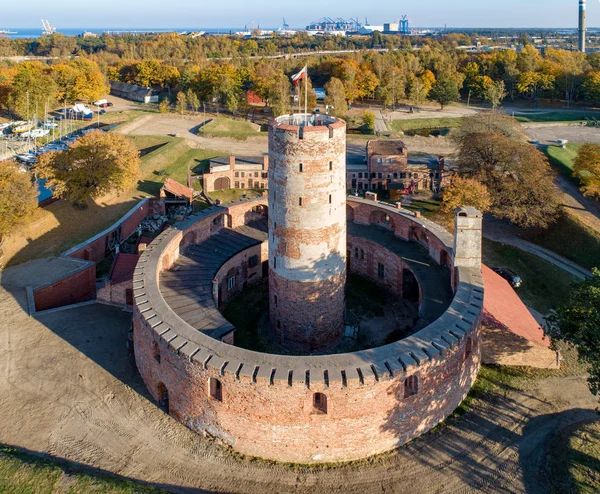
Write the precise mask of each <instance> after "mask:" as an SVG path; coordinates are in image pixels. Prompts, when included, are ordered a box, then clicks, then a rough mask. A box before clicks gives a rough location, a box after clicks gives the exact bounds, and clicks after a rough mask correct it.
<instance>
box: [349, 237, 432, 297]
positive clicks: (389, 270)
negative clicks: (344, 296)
mask: <svg viewBox="0 0 600 494" xmlns="http://www.w3.org/2000/svg"><path fill="white" fill-rule="evenodd" d="M355 249H358V257H356V255H355V253H356V250H355ZM348 252H349V253H350V254H349V255H350V262H349V265H350V272H352V273H357V274H360V275H361V276H364V277H366V278H369V279H370V280H372V281H374V282H375V283H379V284H381V285H385V286H386V287H387V288H388V289H390V290H391V291H393V292H395V293H397V294H398V295H399V296H400V297H402V281H403V276H402V274H403V270H404V269H408V270H409V271H411V269H410V267H409V266H408V265H407V264H406V263H404V262H403V261H402V258H400V257H398V256H397V255H396V254H394V253H393V252H391V251H389V250H387V249H384V248H383V247H382V246H381V245H379V244H377V243H375V242H371V241H369V240H366V239H364V238H361V237H355V236H348ZM362 252H364V258H363V256H362ZM379 263H381V264H383V266H384V270H383V274H384V276H383V279H381V278H380V277H379V273H378V264H379ZM420 303H421V289H420V287H419V305H420Z"/></svg>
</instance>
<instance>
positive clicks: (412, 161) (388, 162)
mask: <svg viewBox="0 0 600 494" xmlns="http://www.w3.org/2000/svg"><path fill="white" fill-rule="evenodd" d="M446 171H447V170H446V169H445V161H444V158H436V157H434V156H413V157H409V156H408V149H407V148H406V145H405V144H404V142H403V141H400V140H388V139H381V140H371V141H369V142H368V143H367V147H366V162H365V161H362V162H361V161H359V160H358V159H355V160H352V159H350V160H349V161H348V164H347V167H346V172H347V174H346V182H347V183H346V186H347V188H348V189H354V190H357V191H361V190H388V189H389V190H390V194H392V191H394V193H393V195H397V194H402V193H406V192H407V191H410V192H414V191H418V190H426V189H430V190H433V191H435V192H437V191H438V190H439V188H440V187H441V186H443V185H444V184H445V183H446V181H447V177H446V175H445V172H446Z"/></svg>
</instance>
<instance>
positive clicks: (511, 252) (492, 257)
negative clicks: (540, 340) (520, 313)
mask: <svg viewBox="0 0 600 494" xmlns="http://www.w3.org/2000/svg"><path fill="white" fill-rule="evenodd" d="M483 262H484V263H485V264H486V265H487V266H489V267H507V268H509V269H511V270H512V271H514V272H515V273H516V274H517V275H519V276H520V277H521V279H522V280H523V284H522V285H521V286H520V287H519V288H517V289H516V292H517V293H518V294H519V297H521V299H522V300H523V301H524V302H525V303H526V304H527V305H529V306H530V307H533V308H534V309H536V310H537V311H539V312H541V313H542V314H547V313H548V311H549V310H550V309H552V308H555V307H556V306H557V305H559V304H560V303H562V302H565V301H566V298H567V296H568V294H569V290H570V285H571V283H572V282H574V281H576V278H575V277H574V276H572V275H570V274H569V273H567V272H566V271H564V270H563V269H560V268H558V267H556V266H554V264H552V263H550V262H548V261H546V260H544V259H541V258H540V257H537V256H534V255H533V254H529V253H527V252H524V251H522V250H519V249H516V248H515V247H511V246H508V245H503V244H500V243H497V242H492V241H491V240H488V239H483Z"/></svg>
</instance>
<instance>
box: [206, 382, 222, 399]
mask: <svg viewBox="0 0 600 494" xmlns="http://www.w3.org/2000/svg"><path fill="white" fill-rule="evenodd" d="M208 388H209V392H210V397H211V398H213V399H214V400H217V401H223V385H222V384H221V381H219V380H218V379H215V378H214V377H211V378H209V379H208Z"/></svg>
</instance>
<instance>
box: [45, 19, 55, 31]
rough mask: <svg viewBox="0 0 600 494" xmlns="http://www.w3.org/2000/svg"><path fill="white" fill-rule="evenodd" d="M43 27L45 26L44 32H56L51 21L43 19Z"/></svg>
mask: <svg viewBox="0 0 600 494" xmlns="http://www.w3.org/2000/svg"><path fill="white" fill-rule="evenodd" d="M42 27H43V28H44V32H43V34H47V35H50V34H54V33H55V32H56V28H55V27H54V26H53V25H52V24H50V21H47V20H44V19H42Z"/></svg>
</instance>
